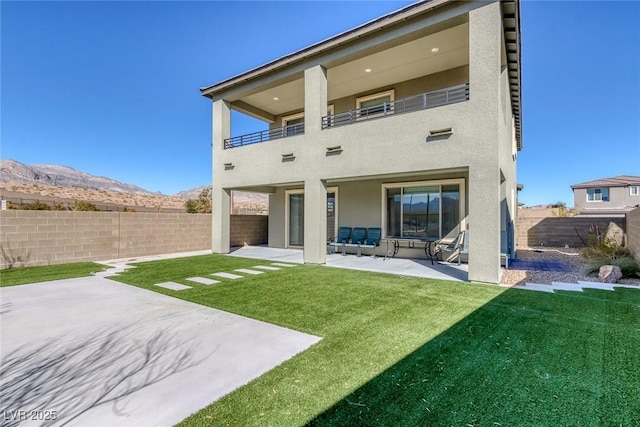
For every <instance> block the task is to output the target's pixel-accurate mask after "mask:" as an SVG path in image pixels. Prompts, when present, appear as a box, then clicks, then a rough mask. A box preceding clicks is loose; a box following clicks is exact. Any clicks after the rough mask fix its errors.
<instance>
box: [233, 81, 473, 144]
mask: <svg viewBox="0 0 640 427" xmlns="http://www.w3.org/2000/svg"><path fill="white" fill-rule="evenodd" d="M468 99H469V83H464V84H461V85H457V86H451V87H448V88H444V89H438V90H434V91H432V92H426V93H421V94H419V95H413V96H409V97H407V98H402V99H396V100H394V101H391V102H385V103H383V104H380V105H374V106H372V107H367V108H359V109H357V110H350V111H346V112H344V113H338V114H332V115H329V116H324V117H323V118H322V129H326V128H330V127H337V126H345V125H350V124H353V123H358V122H362V121H365V120H371V119H380V118H384V117H389V116H393V115H398V114H404V113H411V112H413V111H420V110H426V109H428V108H434V107H439V106H441V105H447V104H453V103H456V102H462V101H467V100H468ZM302 134H304V123H296V124H295V125H289V126H284V127H281V128H275V129H268V130H264V131H261V132H254V133H249V134H246V135H240V136H235V137H233V138H228V139H225V140H224V148H225V149H227V148H234V147H242V146H244V145H250V144H259V143H261V142H268V141H273V140H275V139H281V138H286V137H289V136H295V135H302Z"/></svg>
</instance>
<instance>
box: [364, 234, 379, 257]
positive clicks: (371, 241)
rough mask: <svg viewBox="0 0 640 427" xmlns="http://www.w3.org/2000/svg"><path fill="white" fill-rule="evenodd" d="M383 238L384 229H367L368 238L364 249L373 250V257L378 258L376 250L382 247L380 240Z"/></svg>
mask: <svg viewBox="0 0 640 427" xmlns="http://www.w3.org/2000/svg"><path fill="white" fill-rule="evenodd" d="M381 237H382V229H381V228H379V227H369V228H368V229H367V238H366V239H365V242H364V243H365V244H364V247H369V248H373V255H372V257H373V258H375V257H376V248H377V247H378V246H380V238H381Z"/></svg>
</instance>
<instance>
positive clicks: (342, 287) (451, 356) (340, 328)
mask: <svg viewBox="0 0 640 427" xmlns="http://www.w3.org/2000/svg"><path fill="white" fill-rule="evenodd" d="M258 264H262V265H264V264H268V261H257V260H250V259H241V258H234V257H227V256H221V255H207V256H202V257H193V258H183V259H176V260H168V261H155V262H149V263H141V264H137V266H138V268H135V269H132V270H129V271H127V272H126V273H123V274H122V275H120V276H119V277H118V278H116V280H119V281H122V282H125V283H130V284H133V285H136V286H140V287H143V288H147V289H152V290H154V291H156V292H161V293H165V294H168V295H173V296H175V297H177V298H182V299H185V300H188V301H193V302H196V303H199V304H202V305H206V306H210V307H216V308H219V309H222V310H226V311H230V312H233V313H238V314H241V315H245V316H248V317H252V318H256V319H260V320H264V321H267V322H270V323H274V324H278V325H283V326H286V327H289V328H292V329H296V330H299V331H303V332H307V333H311V334H314V335H318V336H321V337H323V339H322V341H320V342H319V343H318V344H316V345H314V346H313V347H311V348H310V349H308V350H306V351H305V352H303V353H301V354H299V355H298V356H295V357H294V358H292V359H290V360H288V361H286V362H284V363H283V364H281V365H280V366H278V367H276V368H275V369H273V370H271V371H270V372H268V373H266V374H265V375H263V376H261V377H260V378H258V379H256V380H254V381H252V382H251V383H249V384H247V385H245V386H244V387H241V388H240V389H238V390H236V391H235V392H233V393H231V394H229V395H227V396H225V397H223V398H222V399H220V400H219V401H217V402H215V403H212V404H211V405H210V406H209V407H207V408H205V409H203V410H201V411H200V412H198V413H196V414H194V415H192V416H191V417H189V418H187V419H186V420H184V421H183V422H182V423H181V425H183V426H212V425H215V426H227V425H235V426H248V425H260V426H299V425H304V424H311V425H321V426H325V425H335V426H345V425H349V426H351V425H354V426H378V425H393V426H416V425H429V426H449V425H453V426H525V425H526V426H533V425H536V426H568V425H572V426H579V425H582V426H592V425H596V426H598V425H602V426H607V425H611V426H614V425H615V426H636V425H640V363H638V355H639V354H640V327H639V325H640V289H638V290H636V289H617V290H615V291H614V292H608V291H598V290H586V291H585V292H583V293H577V292H576V293H573V292H560V293H556V294H547V293H542V292H530V291H522V290H506V289H504V288H499V287H497V286H485V285H477V284H466V283H457V282H445V281H438V280H429V279H421V278H413V277H401V276H393V275H386V274H378V273H368V272H361V271H350V270H343V269H334V268H328V267H323V266H306V265H305V266H297V267H295V268H288V269H282V270H279V271H274V272H267V273H265V274H261V275H259V276H251V277H245V278H243V279H239V280H235V281H232V280H227V281H225V282H223V283H221V284H218V285H212V286H202V285H198V284H194V283H191V282H188V281H184V278H186V277H192V276H197V275H200V276H207V275H209V274H211V273H213V272H218V271H227V272H231V271H232V270H233V269H236V268H243V267H245V268H246V267H251V266H254V265H258ZM168 280H172V281H178V282H182V283H185V284H189V285H190V286H193V289H189V290H185V291H180V292H175V291H170V290H165V289H162V288H157V287H153V286H152V284H153V283H158V282H163V281H168ZM223 280H224V279H223ZM211 380H212V381H215V380H216V379H215V378H212V379H211Z"/></svg>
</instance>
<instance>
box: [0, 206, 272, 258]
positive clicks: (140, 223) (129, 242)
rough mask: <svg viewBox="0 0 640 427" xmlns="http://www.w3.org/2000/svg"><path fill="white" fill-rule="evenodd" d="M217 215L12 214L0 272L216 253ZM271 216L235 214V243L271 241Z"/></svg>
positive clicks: (0, 224)
mask: <svg viewBox="0 0 640 427" xmlns="http://www.w3.org/2000/svg"><path fill="white" fill-rule="evenodd" d="M211 229H212V227H211V214H187V213H150V212H75V211H29V210H26V211H23V210H7V211H2V212H1V214H0V268H9V267H11V266H15V267H17V266H36V265H50V264H63V263H69V262H80V261H100V260H109V259H119V258H130V257H139V256H146V255H158V254H164V253H174V252H189V251H197V250H206V249H211ZM267 229H268V216H262V215H232V216H231V244H232V245H233V246H240V245H244V244H248V245H253V244H262V243H267V240H268V234H267V233H268V231H267Z"/></svg>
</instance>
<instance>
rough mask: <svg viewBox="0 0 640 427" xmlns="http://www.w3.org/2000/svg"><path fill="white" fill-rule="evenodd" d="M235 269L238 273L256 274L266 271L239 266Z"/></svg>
mask: <svg viewBox="0 0 640 427" xmlns="http://www.w3.org/2000/svg"><path fill="white" fill-rule="evenodd" d="M233 271H237V272H238V273H245V274H252V275H254V276H255V275H256V274H264V271H258V270H251V269H250V268H238V269H236V270H233Z"/></svg>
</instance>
